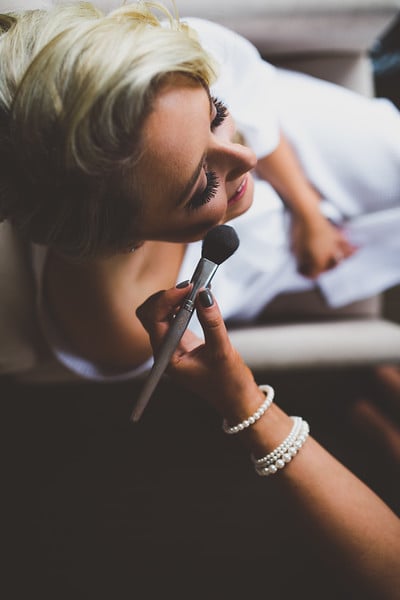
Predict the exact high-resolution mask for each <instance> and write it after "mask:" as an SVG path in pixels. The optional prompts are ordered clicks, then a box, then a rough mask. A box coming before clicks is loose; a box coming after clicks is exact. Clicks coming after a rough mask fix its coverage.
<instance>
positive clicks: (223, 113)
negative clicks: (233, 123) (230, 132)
mask: <svg viewBox="0 0 400 600" xmlns="http://www.w3.org/2000/svg"><path fill="white" fill-rule="evenodd" d="M211 101H212V103H213V104H214V106H215V109H216V111H217V114H216V115H215V117H214V119H213V121H212V123H211V129H212V130H214V129H216V128H217V127H219V126H220V125H221V123H223V122H224V121H225V119H226V117H227V116H228V109H227V107H226V106H225V104H224V103H223V102H221V100H218V98H215V97H214V96H213V97H212V98H211Z"/></svg>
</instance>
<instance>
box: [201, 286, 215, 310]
mask: <svg viewBox="0 0 400 600" xmlns="http://www.w3.org/2000/svg"><path fill="white" fill-rule="evenodd" d="M199 300H200V303H201V305H202V306H204V308H209V307H210V306H212V305H213V304H214V298H213V295H212V293H211V292H210V290H208V289H205V290H202V291H201V292H199Z"/></svg>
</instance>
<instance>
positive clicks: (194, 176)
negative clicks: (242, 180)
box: [176, 87, 214, 206]
mask: <svg viewBox="0 0 400 600" xmlns="http://www.w3.org/2000/svg"><path fill="white" fill-rule="evenodd" d="M204 89H205V91H206V92H207V96H208V101H209V103H210V117H211V116H212V111H213V107H214V102H213V100H212V98H211V94H210V91H209V90H208V89H207V88H206V87H205V88H204ZM205 160H206V153H204V154H203V156H202V157H201V159H200V162H199V164H198V165H197V167H196V169H195V170H194V172H193V174H192V176H191V177H190V179H189V181H188V182H187V183H186V185H185V187H184V188H183V190H182V191H181V193H180V194H179V197H178V200H177V203H176V205H177V206H179V205H180V204H182V203H183V202H184V201H185V200H186V198H187V196H188V195H189V192H190V191H191V190H192V188H193V186H194V184H195V183H196V181H197V180H198V178H199V176H200V173H201V170H202V168H203V166H204V163H205Z"/></svg>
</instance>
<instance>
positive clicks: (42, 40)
mask: <svg viewBox="0 0 400 600" xmlns="http://www.w3.org/2000/svg"><path fill="white" fill-rule="evenodd" d="M158 12H161V14H162V15H163V16H164V18H165V19H164V21H162V22H161V20H160V18H159V17H158V16H157V13H158ZM0 27H1V30H2V31H3V34H2V35H1V37H0V217H3V218H8V219H10V221H11V222H12V223H13V224H14V225H15V226H16V227H17V228H18V229H20V230H21V231H22V233H23V234H24V235H25V236H26V237H27V238H28V239H30V240H32V241H34V242H37V243H41V244H46V245H49V246H52V247H54V248H57V249H58V250H59V251H61V252H63V253H64V254H67V255H70V256H75V257H80V258H83V257H88V256H96V255H99V254H109V253H113V252H115V251H118V250H120V249H121V248H123V247H124V246H126V245H128V244H129V243H130V242H131V241H132V238H133V237H134V218H133V217H134V215H135V213H136V214H137V213H138V210H139V205H140V199H139V198H138V189H139V186H138V185H135V182H136V183H137V182H138V181H139V180H140V173H139V172H136V171H137V169H136V171H135V163H136V162H137V158H138V156H139V154H140V150H141V149H140V131H141V126H142V124H143V121H144V119H145V117H146V115H147V114H148V113H149V112H150V111H151V108H152V101H153V99H154V95H155V94H156V92H157V89H158V86H159V85H160V84H161V83H162V81H163V80H164V79H165V78H166V77H167V76H168V75H170V74H173V73H183V74H187V75H188V76H189V77H191V78H194V79H196V80H198V81H200V82H201V83H202V84H203V85H205V86H207V87H208V86H209V85H210V83H211V82H212V80H213V78H214V73H215V72H214V65H213V64H212V61H211V59H210V57H209V56H208V55H207V54H206V52H205V51H204V50H203V48H202V47H201V45H200V43H199V42H198V40H197V37H196V36H195V34H194V32H192V31H191V30H190V29H189V28H188V27H187V26H185V25H184V24H183V23H181V22H180V21H179V19H178V18H177V17H176V16H173V15H172V14H171V13H170V12H168V11H167V10H166V9H165V7H163V6H162V5H159V4H156V3H148V2H138V3H136V4H132V5H126V6H123V7H121V8H119V9H117V10H115V11H113V12H111V13H109V14H108V15H104V14H103V13H101V12H100V11H99V10H98V9H96V8H95V7H94V6H92V5H91V4H89V3H79V4H74V5H65V6H58V7H56V8H53V9H50V10H49V11H42V10H35V11H27V12H25V13H22V14H21V15H7V16H4V15H3V16H0Z"/></svg>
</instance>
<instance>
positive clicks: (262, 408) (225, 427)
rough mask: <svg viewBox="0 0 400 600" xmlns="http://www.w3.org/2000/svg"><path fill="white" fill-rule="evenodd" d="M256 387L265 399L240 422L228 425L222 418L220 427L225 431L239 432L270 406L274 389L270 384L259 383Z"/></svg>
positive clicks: (258, 417) (256, 419) (229, 432)
mask: <svg viewBox="0 0 400 600" xmlns="http://www.w3.org/2000/svg"><path fill="white" fill-rule="evenodd" d="M258 387H259V389H260V390H261V391H262V392H263V393H264V394H265V400H264V402H263V403H262V404H261V406H260V408H258V409H257V410H256V412H255V413H254V414H252V415H251V416H250V417H248V418H247V419H245V420H244V421H242V422H241V423H238V424H237V425H234V426H233V427H229V425H228V423H227V422H226V419H224V420H223V422H222V429H223V430H224V432H225V433H228V434H233V433H239V431H243V429H246V428H247V427H250V425H253V424H254V423H255V422H256V421H258V419H260V418H261V417H262V416H263V414H264V413H265V411H266V410H267V409H268V408H269V407H270V406H271V404H272V401H273V399H274V396H275V390H274V389H273V388H272V387H271V386H270V385H259V386H258Z"/></svg>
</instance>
